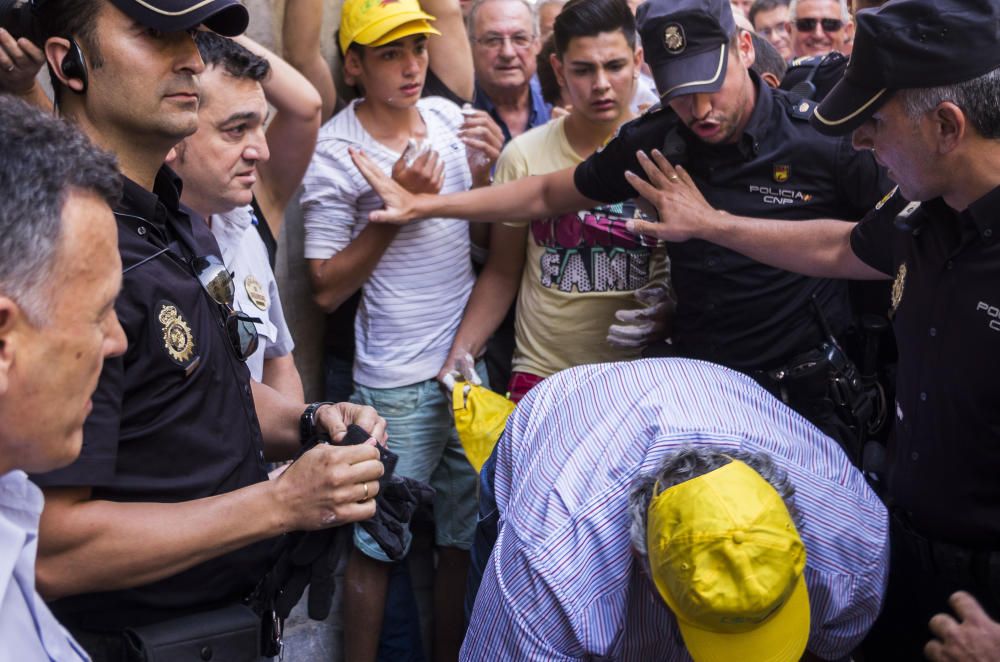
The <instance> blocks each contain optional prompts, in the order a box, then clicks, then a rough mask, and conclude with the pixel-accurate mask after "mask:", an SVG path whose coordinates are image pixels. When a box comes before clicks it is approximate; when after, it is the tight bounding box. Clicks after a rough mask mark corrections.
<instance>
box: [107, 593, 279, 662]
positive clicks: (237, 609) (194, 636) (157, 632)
mask: <svg viewBox="0 0 1000 662" xmlns="http://www.w3.org/2000/svg"><path fill="white" fill-rule="evenodd" d="M260 628H261V621H260V616H259V615H257V614H256V613H255V612H254V611H253V610H252V609H250V607H247V606H246V605H243V604H234V605H230V606H228V607H223V608H221V609H214V610H212V611H206V612H201V613H200V614H191V615H189V616H181V617H180V618H174V619H171V620H169V621H163V622H162V623H155V624H153V625H144V626H142V627H134V628H128V629H126V630H125V640H126V648H127V649H128V656H127V659H128V660H129V661H130V662H188V661H190V662H203V661H204V660H211V661H212V662H257V661H258V660H260Z"/></svg>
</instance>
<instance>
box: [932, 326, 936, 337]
mask: <svg viewBox="0 0 1000 662" xmlns="http://www.w3.org/2000/svg"><path fill="white" fill-rule="evenodd" d="M936 335H937V329H935V328H934V327H933V326H932V327H931V337H932V338H933V337H934V336H936Z"/></svg>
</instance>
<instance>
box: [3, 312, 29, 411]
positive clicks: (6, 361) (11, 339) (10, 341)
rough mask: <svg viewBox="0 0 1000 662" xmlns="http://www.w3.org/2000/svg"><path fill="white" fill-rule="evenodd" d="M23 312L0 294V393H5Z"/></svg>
mask: <svg viewBox="0 0 1000 662" xmlns="http://www.w3.org/2000/svg"><path fill="white" fill-rule="evenodd" d="M23 318H24V313H23V312H22V311H21V308H20V306H18V305H17V304H16V303H14V301H13V300H12V299H10V298H8V297H5V296H0V395H4V394H5V393H7V389H8V386H9V384H10V379H9V375H10V369H11V366H13V365H14V354H15V351H16V349H17V330H18V326H19V324H20V323H23Z"/></svg>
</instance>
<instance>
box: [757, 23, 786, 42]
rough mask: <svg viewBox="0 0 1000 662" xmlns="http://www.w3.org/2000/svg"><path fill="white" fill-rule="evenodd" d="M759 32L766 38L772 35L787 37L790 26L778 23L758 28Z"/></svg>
mask: <svg viewBox="0 0 1000 662" xmlns="http://www.w3.org/2000/svg"><path fill="white" fill-rule="evenodd" d="M757 34H759V35H760V36H761V37H763V38H764V39H770V38H771V37H787V36H788V28H787V27H786V25H785V24H784V23H778V24H777V25H774V26H772V27H769V28H761V29H760V30H757Z"/></svg>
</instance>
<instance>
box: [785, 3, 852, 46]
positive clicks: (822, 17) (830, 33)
mask: <svg viewBox="0 0 1000 662" xmlns="http://www.w3.org/2000/svg"><path fill="white" fill-rule="evenodd" d="M791 28H792V29H791V33H792V53H793V54H794V55H795V57H803V56H808V55H826V54H827V53H829V52H830V51H839V52H841V53H844V52H845V51H846V50H847V45H846V44H847V42H849V41H850V39H851V36H852V35H853V34H854V24H853V23H851V22H850V21H844V16H843V14H842V13H841V9H840V3H839V2H837V1H836V0H801V1H800V2H799V3H798V4H797V5H796V8H795V16H792V17H791Z"/></svg>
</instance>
